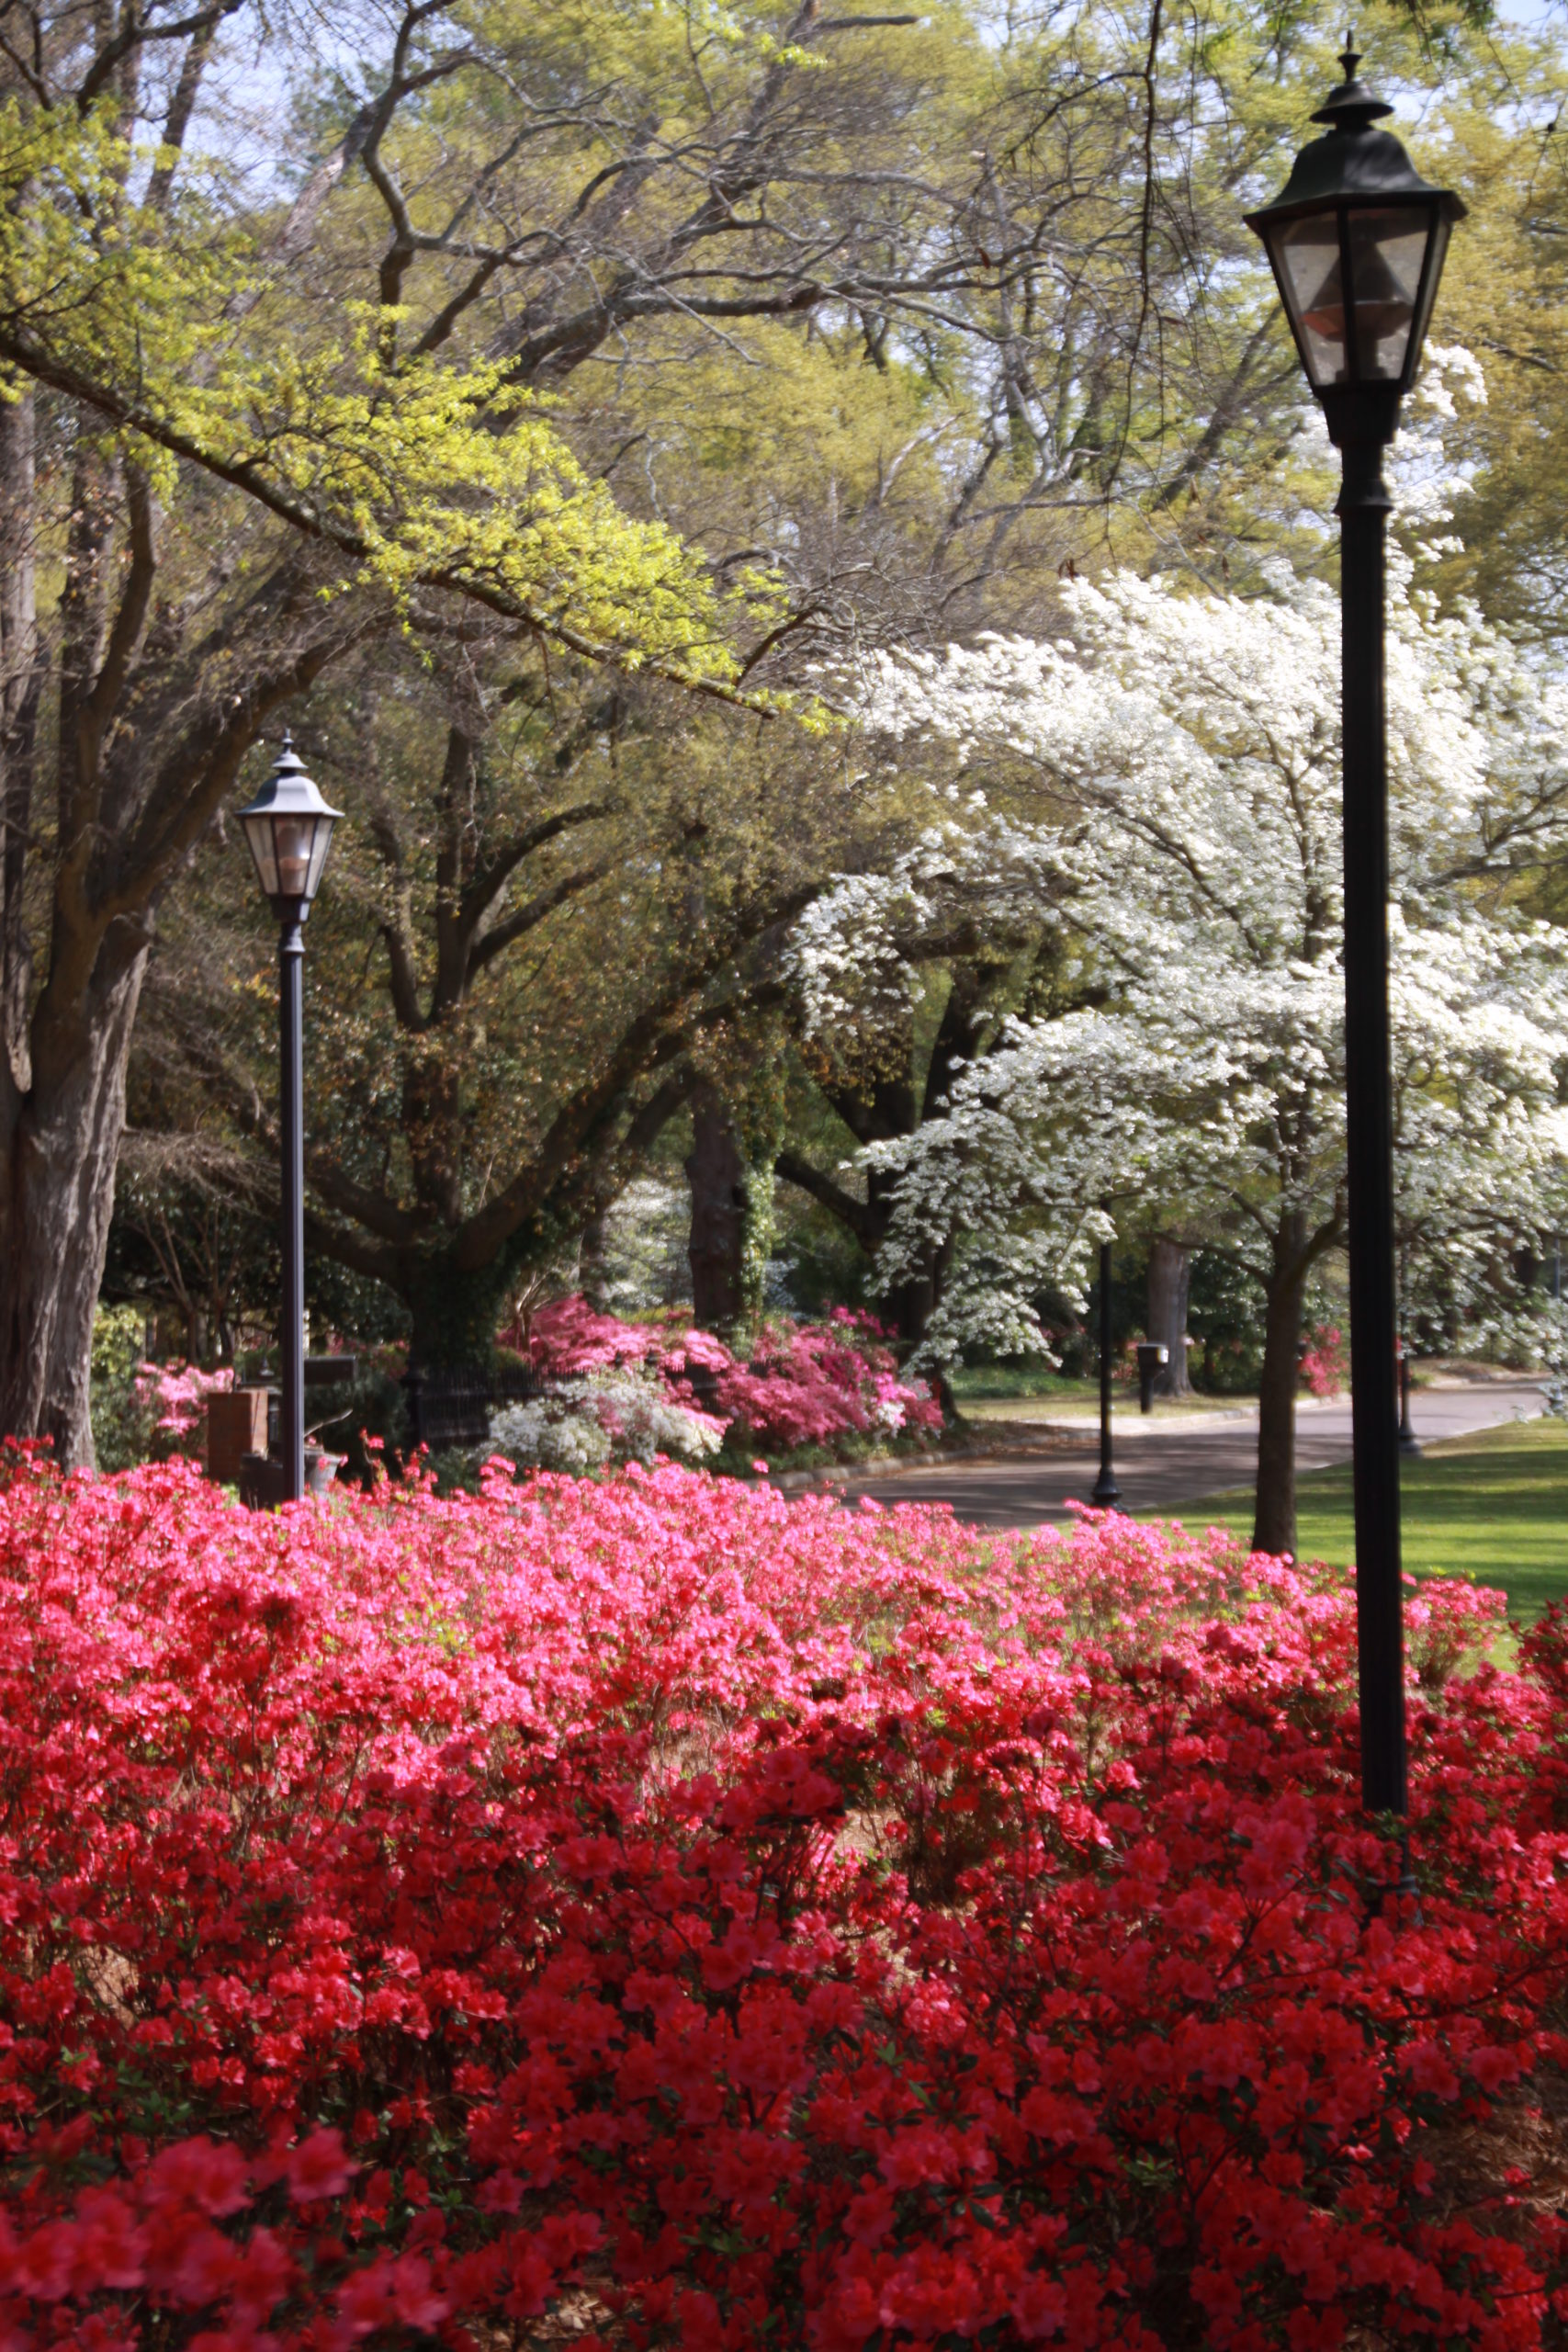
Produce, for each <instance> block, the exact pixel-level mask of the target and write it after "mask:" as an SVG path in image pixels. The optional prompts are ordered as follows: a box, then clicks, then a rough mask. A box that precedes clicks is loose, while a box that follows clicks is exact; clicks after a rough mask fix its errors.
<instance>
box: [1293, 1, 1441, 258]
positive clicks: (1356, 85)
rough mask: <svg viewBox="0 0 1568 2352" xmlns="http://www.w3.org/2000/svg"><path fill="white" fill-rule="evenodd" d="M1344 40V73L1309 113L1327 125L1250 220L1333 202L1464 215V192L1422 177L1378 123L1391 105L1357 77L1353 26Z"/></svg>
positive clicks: (1357, 62) (1357, 64)
mask: <svg viewBox="0 0 1568 2352" xmlns="http://www.w3.org/2000/svg"><path fill="white" fill-rule="evenodd" d="M1345 39H1346V46H1345V48H1344V50H1343V51H1341V52H1340V58H1339V62H1340V64H1341V66H1342V67H1343V68H1344V74H1345V78H1344V80H1343V81H1342V82H1340V83H1338V84H1337V85H1336V86H1335V88H1334V89H1332V90H1331V91H1330V92H1329V94H1328V96H1327V97H1326V98H1325V100H1324V102H1323V104H1322V106H1320V107H1319V108H1318V110H1317V112H1316V113H1315V114H1314V116H1313V118H1312V119H1313V120H1314V122H1322V123H1326V124H1327V125H1328V128H1327V130H1325V133H1324V135H1323V137H1322V138H1321V139H1314V140H1311V141H1308V143H1307V145H1306V146H1304V147H1303V149H1302V151H1301V153H1300V154H1299V155H1298V156H1297V157H1296V160H1295V162H1294V163H1293V164H1292V166H1291V176H1290V178H1289V179H1288V180H1287V181H1286V182H1285V185H1284V187H1282V188H1281V189H1280V193H1279V195H1278V196H1277V197H1276V198H1275V199H1274V201H1273V203H1272V204H1268V205H1264V206H1263V207H1262V208H1261V209H1259V210H1258V211H1257V212H1249V213H1248V214H1247V226H1248V227H1249V228H1252V229H1258V230H1261V227H1262V224H1263V223H1264V222H1265V221H1266V220H1279V219H1280V218H1288V217H1289V216H1290V215H1291V214H1292V213H1298V212H1314V211H1316V210H1318V209H1321V208H1325V207H1327V206H1328V205H1331V204H1335V203H1350V204H1410V203H1421V202H1426V203H1428V204H1431V203H1435V204H1438V205H1440V206H1441V208H1442V210H1443V212H1444V214H1445V216H1446V218H1447V219H1448V220H1462V219H1463V217H1464V211H1465V207H1464V205H1463V203H1462V201H1461V198H1459V197H1457V196H1454V195H1452V194H1451V193H1450V191H1449V190H1448V189H1447V188H1440V187H1433V186H1432V184H1431V182H1430V181H1429V180H1424V179H1423V178H1422V176H1421V175H1420V173H1419V172H1418V171H1417V170H1416V166H1415V164H1413V163H1412V162H1411V160H1410V158H1409V156H1408V155H1407V154H1406V153H1405V152H1404V147H1403V146H1402V145H1401V143H1400V141H1398V140H1397V139H1396V138H1395V137H1394V135H1393V131H1392V130H1375V129H1374V128H1373V125H1374V124H1376V123H1377V122H1379V121H1381V120H1382V118H1383V117H1384V116H1385V115H1390V114H1392V113H1393V107H1391V106H1390V105H1389V104H1388V102H1387V100H1386V99H1383V98H1380V97H1378V96H1376V94H1375V93H1374V92H1373V91H1371V90H1369V89H1368V87H1367V85H1366V84H1365V83H1364V82H1363V81H1361V80H1360V79H1359V77H1358V74H1357V71H1356V69H1357V67H1358V66H1359V64H1360V62H1361V53H1360V51H1359V50H1358V49H1357V48H1356V47H1355V46H1354V40H1353V36H1352V35H1350V34H1347V35H1346V37H1345Z"/></svg>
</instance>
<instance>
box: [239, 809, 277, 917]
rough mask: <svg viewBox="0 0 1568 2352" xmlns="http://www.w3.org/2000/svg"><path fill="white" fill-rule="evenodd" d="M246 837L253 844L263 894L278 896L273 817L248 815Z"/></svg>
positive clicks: (253, 853) (254, 859)
mask: <svg viewBox="0 0 1568 2352" xmlns="http://www.w3.org/2000/svg"><path fill="white" fill-rule="evenodd" d="M244 826H245V839H246V840H247V841H248V842H249V843H250V845H251V857H252V860H253V861H254V865H255V869H256V879H257V881H258V882H259V883H260V884H261V886H262V891H263V895H264V896H265V897H266V898H268V899H276V896H277V860H276V857H275V856H274V854H273V846H272V819H271V817H270V816H261V817H247V818H246V819H245V820H244Z"/></svg>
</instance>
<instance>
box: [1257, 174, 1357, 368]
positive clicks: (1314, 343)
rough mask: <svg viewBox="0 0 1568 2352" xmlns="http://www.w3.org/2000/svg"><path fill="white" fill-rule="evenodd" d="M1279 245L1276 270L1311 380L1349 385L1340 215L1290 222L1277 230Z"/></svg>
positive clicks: (1324, 214) (1313, 215)
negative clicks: (1340, 251) (1346, 366)
mask: <svg viewBox="0 0 1568 2352" xmlns="http://www.w3.org/2000/svg"><path fill="white" fill-rule="evenodd" d="M1273 244H1274V266H1275V267H1276V269H1277V270H1278V271H1279V273H1280V284H1281V286H1282V287H1283V288H1284V291H1285V307H1286V309H1287V310H1288V311H1290V314H1291V323H1292V326H1293V327H1294V328H1295V330H1296V338H1297V340H1298V342H1299V343H1300V345H1301V347H1302V356H1303V359H1304V360H1305V362H1306V371H1307V376H1308V379H1309V380H1310V381H1311V382H1312V383H1313V385H1314V387H1316V388H1317V389H1318V390H1321V389H1322V388H1323V387H1324V386H1325V385H1327V384H1342V383H1344V382H1345V380H1346V368H1345V288H1344V283H1343V273H1342V272H1341V270H1340V266H1339V220H1338V215H1337V213H1333V212H1314V213H1309V214H1308V215H1307V216H1306V218H1305V219H1304V220H1290V221H1287V222H1285V223H1284V225H1283V226H1282V227H1280V228H1279V229H1277V230H1276V231H1275V232H1274V237H1273Z"/></svg>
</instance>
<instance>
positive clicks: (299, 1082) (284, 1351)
mask: <svg viewBox="0 0 1568 2352" xmlns="http://www.w3.org/2000/svg"><path fill="white" fill-rule="evenodd" d="M304 962H305V936H304V931H303V927H302V922H301V916H300V910H299V902H298V900H293V901H288V902H286V907H285V912H284V914H283V917H282V920H281V922H280V923H279V926H278V933H277V984H278V985H277V1001H278V1049H279V1071H278V1094H279V1109H280V1112H281V1118H280V1122H279V1124H280V1126H281V1131H282V1145H283V1323H282V1328H281V1329H280V1330H279V1333H278V1355H279V1357H280V1359H281V1363H282V1371H283V1380H282V1388H283V1397H282V1405H281V1409H280V1411H279V1414H278V1423H277V1434H278V1442H279V1449H280V1451H281V1453H282V1455H283V1476H284V1497H285V1499H286V1500H287V1501H288V1502H294V1503H297V1502H299V1500H300V1499H301V1498H303V1495H304V1492H305V1038H304V1021H303V1005H302V981H303V978H304Z"/></svg>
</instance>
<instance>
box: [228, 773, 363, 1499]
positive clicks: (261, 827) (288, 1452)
mask: <svg viewBox="0 0 1568 2352" xmlns="http://www.w3.org/2000/svg"><path fill="white" fill-rule="evenodd" d="M342 813H343V812H342V810H341V809H329V808H328V806H327V804H326V802H325V801H324V800H323V799H322V797H321V794H320V793H319V792H318V791H317V789H316V787H315V786H314V785H313V784H312V783H311V781H310V777H309V776H308V775H306V773H305V768H304V763H303V762H302V761H300V760H299V759H298V758H297V757H296V755H295V751H294V742H293V739H292V737H291V736H288V735H285V737H284V739H283V749H282V751H281V752H280V753H279V754H278V759H277V763H276V766H275V767H274V769H273V771H272V774H271V775H269V776H268V777H267V779H266V782H265V784H264V785H263V786H262V788H261V790H260V791H259V792H258V793H257V795H256V797H255V798H254V800H252V801H249V802H247V804H246V806H245V807H244V808H243V809H241V811H240V822H241V823H242V824H243V827H244V829H245V839H246V840H247V841H248V842H250V845H251V855H252V857H253V858H254V860H255V867H256V874H257V876H258V877H259V879H260V882H261V886H262V888H263V890H264V891H265V894H266V896H267V898H268V899H270V901H271V903H272V911H273V913H274V914H275V915H276V917H277V977H278V1012H279V1020H278V1048H279V1064H280V1067H279V1075H278V1096H279V1110H280V1113H281V1117H280V1119H279V1127H280V1130H281V1138H282V1154H283V1319H282V1323H281V1326H280V1329H279V1334H278V1353H279V1356H280V1357H281V1360H282V1370H283V1384H282V1385H283V1399H282V1409H281V1411H280V1413H279V1416H278V1437H279V1441H280V1445H281V1450H282V1454H283V1470H284V1495H285V1499H286V1500H288V1501H289V1502H296V1503H297V1502H299V1500H300V1498H301V1497H302V1496H303V1494H304V1492H305V1103H304V1096H305V1047H304V1033H303V1023H302V1006H301V988H300V983H301V978H302V967H303V964H304V960H305V920H306V917H307V916H308V915H309V914H310V901H311V899H313V898H314V897H315V895H316V890H317V888H318V886H319V884H320V882H321V870H322V868H323V867H324V866H325V865H326V862H327V852H328V851H329V850H330V849H331V847H332V843H333V825H334V824H335V823H336V821H337V820H338V818H339V817H340V816H341V815H342Z"/></svg>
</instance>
